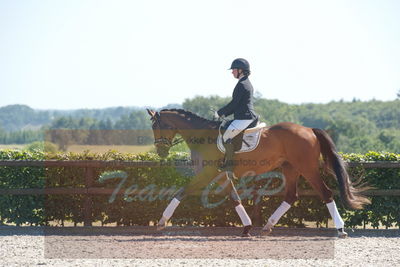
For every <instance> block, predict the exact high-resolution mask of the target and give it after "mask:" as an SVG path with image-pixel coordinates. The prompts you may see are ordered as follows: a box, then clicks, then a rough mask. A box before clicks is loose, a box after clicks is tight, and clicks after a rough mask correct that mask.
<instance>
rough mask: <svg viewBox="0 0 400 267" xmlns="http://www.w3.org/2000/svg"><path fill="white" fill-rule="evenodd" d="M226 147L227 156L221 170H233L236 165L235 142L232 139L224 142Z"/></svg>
mask: <svg viewBox="0 0 400 267" xmlns="http://www.w3.org/2000/svg"><path fill="white" fill-rule="evenodd" d="M224 147H225V157H224V161H223V162H222V165H221V166H220V168H219V171H221V172H225V171H227V172H233V166H234V162H233V156H234V154H235V151H234V147H233V144H232V142H231V141H230V140H228V141H227V142H226V143H225V144H224Z"/></svg>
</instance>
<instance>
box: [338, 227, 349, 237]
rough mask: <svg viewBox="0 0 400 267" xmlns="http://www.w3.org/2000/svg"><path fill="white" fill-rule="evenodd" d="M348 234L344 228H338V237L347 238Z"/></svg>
mask: <svg viewBox="0 0 400 267" xmlns="http://www.w3.org/2000/svg"><path fill="white" fill-rule="evenodd" d="M347 236H348V234H347V233H346V232H345V231H344V230H343V229H338V237H339V238H346V237H347Z"/></svg>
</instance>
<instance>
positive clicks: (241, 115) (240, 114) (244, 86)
mask: <svg viewBox="0 0 400 267" xmlns="http://www.w3.org/2000/svg"><path fill="white" fill-rule="evenodd" d="M253 91H254V89H253V86H252V85H251V83H250V80H249V77H247V76H244V77H242V78H241V79H240V80H239V81H238V83H237V84H236V86H235V89H234V90H233V94H232V100H231V102H229V103H228V104H227V105H226V106H225V107H223V108H221V109H219V110H218V115H219V116H222V115H224V116H229V115H231V114H232V113H233V118H234V119H235V120H254V119H256V117H257V116H256V113H255V112H254V107H253Z"/></svg>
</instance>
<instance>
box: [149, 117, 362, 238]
mask: <svg viewBox="0 0 400 267" xmlns="http://www.w3.org/2000/svg"><path fill="white" fill-rule="evenodd" d="M147 112H148V114H149V115H150V116H151V118H150V119H151V120H152V129H153V134H154V140H155V141H154V144H155V146H156V151H157V153H158V155H159V156H160V157H162V158H164V157H166V156H168V154H169V150H170V148H171V147H172V146H173V145H174V144H175V143H174V138H175V136H176V135H177V134H179V135H180V136H181V137H182V138H183V140H184V141H185V142H186V143H187V145H188V147H189V149H190V151H191V155H192V160H193V157H197V158H198V159H200V160H203V161H204V160H207V162H219V160H220V159H221V158H223V153H222V152H221V151H220V150H219V149H218V148H217V146H216V144H215V141H214V142H208V141H210V140H216V139H217V137H218V134H219V127H220V125H221V122H220V121H214V120H208V119H205V118H202V117H200V116H198V115H196V114H194V113H192V112H190V111H185V110H182V109H164V110H161V111H159V112H155V111H153V110H149V109H148V110H147ZM321 156H322V157H321ZM254 159H257V161H256V162H263V164H255V165H254V164H252V165H251V166H248V165H246V164H236V165H234V169H233V172H234V174H235V176H237V177H242V176H243V175H246V173H248V172H249V171H250V172H252V173H253V174H254V175H261V174H263V173H266V172H269V171H272V170H275V169H278V168H279V169H281V171H282V174H283V177H284V178H285V185H284V186H285V192H284V201H283V202H282V203H281V205H280V206H279V207H278V208H277V209H276V210H275V212H274V213H273V214H272V215H271V216H270V217H269V219H268V220H267V223H266V224H265V226H264V227H263V228H262V230H261V233H260V235H261V236H267V235H268V234H269V233H271V232H272V229H273V227H274V226H275V224H276V223H277V222H278V221H279V219H280V218H281V217H282V216H283V215H284V214H285V213H286V212H287V211H288V210H289V208H290V207H291V206H292V205H293V203H294V202H295V201H296V200H297V199H298V191H297V182H298V179H299V177H300V176H303V177H304V178H305V179H306V181H307V182H308V183H309V184H310V185H311V186H312V188H313V189H314V190H315V191H316V192H317V193H318V195H319V197H320V198H321V199H322V201H323V202H324V203H325V204H326V206H327V208H328V210H329V213H330V215H331V217H332V219H333V222H334V224H335V227H336V229H337V234H338V237H342V238H344V237H347V233H346V232H345V231H344V222H343V220H342V218H341V216H340V214H339V212H338V209H337V207H336V203H335V201H334V199H333V192H332V190H331V189H330V188H329V187H328V186H327V185H326V184H325V182H324V181H323V180H322V178H321V176H320V167H322V168H323V170H324V171H326V172H328V173H330V174H331V175H333V176H334V177H336V180H337V182H338V185H339V191H340V199H341V201H342V202H343V204H344V205H345V206H346V207H347V208H349V209H362V208H363V206H364V205H366V204H369V203H370V200H369V199H367V198H366V197H365V196H363V195H362V191H364V190H365V189H366V188H364V187H363V186H362V185H361V186H360V185H359V186H356V185H355V184H353V183H352V181H351V180H350V177H349V174H348V172H347V170H346V168H347V167H346V164H345V162H344V161H343V159H342V158H341V157H340V155H339V154H338V152H337V149H336V147H335V144H334V142H333V141H332V139H331V138H330V136H329V135H328V134H327V133H326V132H325V131H323V130H321V129H317V128H309V127H305V126H301V125H298V124H295V123H291V122H282V123H278V124H275V125H271V126H267V127H264V128H262V129H261V133H260V140H259V144H258V146H257V147H256V148H255V149H254V150H253V151H250V152H245V153H235V155H234V161H235V162H249V161H251V160H254ZM217 175H219V172H218V165H217V164H207V166H200V168H197V170H196V176H195V178H194V179H192V181H191V183H190V184H189V185H188V186H186V187H184V188H183V190H181V191H180V192H178V193H177V195H176V196H175V197H174V198H173V199H172V201H171V202H170V203H169V205H168V206H167V208H166V209H165V211H164V213H163V215H162V217H161V219H160V220H159V222H158V224H157V229H159V230H160V229H163V228H165V226H166V223H167V221H168V220H169V218H170V217H171V216H172V214H173V212H174V210H175V209H176V207H177V206H178V205H179V203H180V201H181V200H182V199H183V198H184V197H185V196H187V195H189V194H192V193H194V192H196V190H200V189H201V188H204V186H205V185H207V184H208V183H209V182H210V181H211V180H212V179H213V178H214V177H216V176H217ZM230 177H231V176H229V175H226V179H227V181H226V183H227V184H228V188H227V189H228V190H230V192H231V194H230V197H231V200H232V201H233V203H234V206H235V210H236V211H237V213H238V215H239V217H240V219H241V220H242V223H243V225H244V229H243V233H242V236H249V235H250V234H249V231H250V229H251V219H250V218H249V216H248V215H247V213H246V211H245V209H244V208H243V206H242V205H241V200H240V197H239V195H238V194H237V191H236V189H235V187H234V184H233V182H232V179H230Z"/></svg>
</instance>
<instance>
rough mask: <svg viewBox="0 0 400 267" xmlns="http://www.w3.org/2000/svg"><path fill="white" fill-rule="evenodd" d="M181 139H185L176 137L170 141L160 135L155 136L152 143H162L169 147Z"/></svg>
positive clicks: (181, 140) (180, 141)
mask: <svg viewBox="0 0 400 267" xmlns="http://www.w3.org/2000/svg"><path fill="white" fill-rule="evenodd" d="M183 141H185V140H184V139H183V138H182V137H180V138H177V139H175V140H172V141H171V139H169V138H166V137H160V138H157V139H156V140H154V144H155V145H157V144H162V145H166V146H169V147H173V146H175V145H177V144H179V143H182V142H183Z"/></svg>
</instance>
